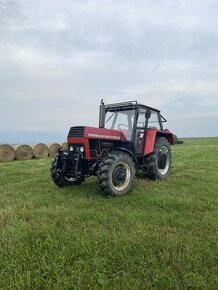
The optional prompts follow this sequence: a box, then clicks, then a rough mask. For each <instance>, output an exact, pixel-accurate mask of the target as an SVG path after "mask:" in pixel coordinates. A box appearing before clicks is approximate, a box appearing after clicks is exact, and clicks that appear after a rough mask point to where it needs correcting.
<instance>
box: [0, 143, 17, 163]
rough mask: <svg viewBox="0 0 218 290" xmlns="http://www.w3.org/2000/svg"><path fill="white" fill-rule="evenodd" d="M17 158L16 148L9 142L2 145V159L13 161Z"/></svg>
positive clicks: (0, 148)
mask: <svg viewBox="0 0 218 290" xmlns="http://www.w3.org/2000/svg"><path fill="white" fill-rule="evenodd" d="M14 158H15V150H14V148H13V147H12V146H10V145H7V144H1V145H0V161H12V160H14Z"/></svg>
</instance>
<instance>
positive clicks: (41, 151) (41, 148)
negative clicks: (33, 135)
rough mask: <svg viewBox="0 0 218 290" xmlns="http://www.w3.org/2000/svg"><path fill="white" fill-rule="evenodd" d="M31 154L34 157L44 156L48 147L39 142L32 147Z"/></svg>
mask: <svg viewBox="0 0 218 290" xmlns="http://www.w3.org/2000/svg"><path fill="white" fill-rule="evenodd" d="M33 156H34V157H35V158H46V157H48V147H47V146H46V145H45V144H43V143H39V144H37V145H35V146H34V147H33Z"/></svg>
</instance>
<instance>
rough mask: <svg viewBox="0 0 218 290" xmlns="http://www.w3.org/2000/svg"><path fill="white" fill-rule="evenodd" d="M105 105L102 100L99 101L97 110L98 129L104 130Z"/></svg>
mask: <svg viewBox="0 0 218 290" xmlns="http://www.w3.org/2000/svg"><path fill="white" fill-rule="evenodd" d="M105 113H106V112H105V104H104V101H103V99H102V100H101V105H100V108H99V128H104V125H105Z"/></svg>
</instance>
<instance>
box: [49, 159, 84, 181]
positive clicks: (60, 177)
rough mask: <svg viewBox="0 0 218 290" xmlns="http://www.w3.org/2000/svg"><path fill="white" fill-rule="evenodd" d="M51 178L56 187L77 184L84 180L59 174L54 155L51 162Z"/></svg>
mask: <svg viewBox="0 0 218 290" xmlns="http://www.w3.org/2000/svg"><path fill="white" fill-rule="evenodd" d="M51 178H52V180H53V182H54V183H55V184H56V185H57V186H58V187H64V186H67V185H79V184H81V183H82V182H83V180H84V179H83V178H70V177H69V178H68V177H67V176H64V175H62V174H60V172H59V170H58V156H56V157H55V158H54V160H53V161H52V163H51Z"/></svg>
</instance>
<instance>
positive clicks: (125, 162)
mask: <svg viewBox="0 0 218 290" xmlns="http://www.w3.org/2000/svg"><path fill="white" fill-rule="evenodd" d="M134 179H135V164H134V162H133V160H132V158H131V157H130V156H129V155H128V154H126V153H123V152H112V153H110V154H109V155H108V156H106V157H105V158H104V159H103V160H102V162H101V164H100V165H99V169H98V172H97V185H98V189H99V190H100V192H101V193H102V194H103V195H105V196H122V195H124V194H127V193H128V192H129V191H131V189H132V186H133V182H134Z"/></svg>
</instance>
